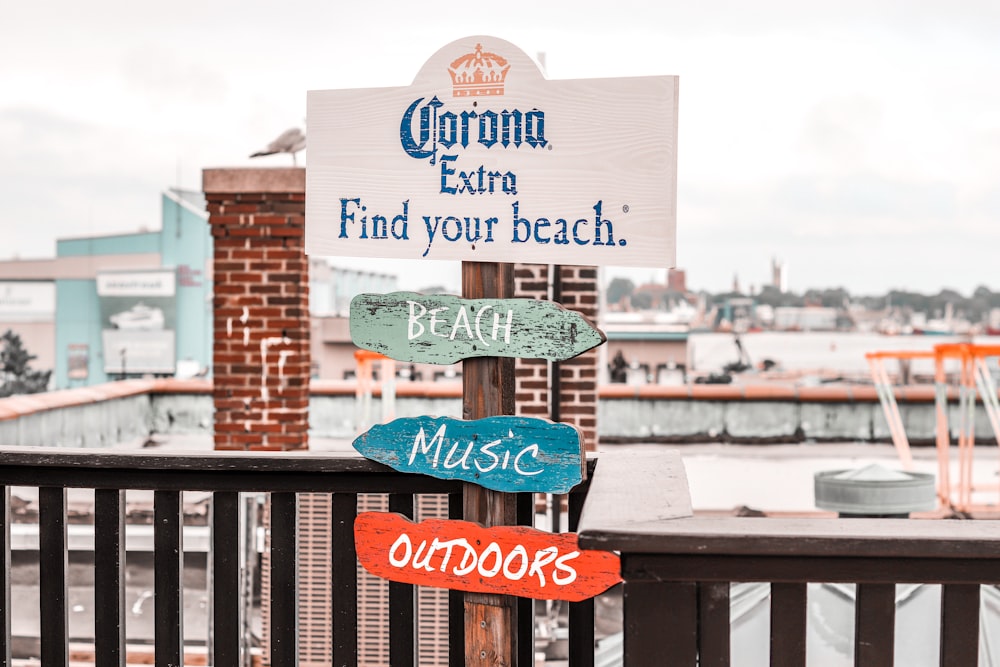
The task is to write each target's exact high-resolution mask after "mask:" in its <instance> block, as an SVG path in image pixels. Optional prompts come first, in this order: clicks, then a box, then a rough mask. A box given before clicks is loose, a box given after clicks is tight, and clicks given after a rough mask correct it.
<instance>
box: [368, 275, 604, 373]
mask: <svg viewBox="0 0 1000 667" xmlns="http://www.w3.org/2000/svg"><path fill="white" fill-rule="evenodd" d="M351 339H352V340H353V341H354V344H355V345H357V346H358V347H363V348H365V349H368V350H372V351H374V352H379V353H381V354H384V355H385V356H387V357H391V358H393V359H395V360H397V361H415V362H421V363H428V364H452V363H455V362H456V361H461V360H462V359H471V358H473V357H515V358H521V359H548V360H549V361H564V360H566V359H570V358H572V357H575V356H577V355H578V354H583V353H584V352H586V351H587V350H589V349H591V348H593V347H597V346H598V345H600V344H601V343H603V342H604V341H605V340H607V338H606V337H605V336H604V334H603V333H602V332H601V331H600V330H598V329H597V328H596V327H595V326H594V325H593V324H591V323H590V321H589V320H588V319H587V318H585V317H584V316H583V315H581V314H579V313H577V312H574V311H571V310H566V309H565V308H563V307H562V306H560V305H559V304H557V303H553V302H551V301H539V300H538V299H461V298H459V297H456V296H447V295H440V294H438V295H433V296H425V295H420V294H415V293H413V292H393V293H391V294H359V295H358V296H356V297H354V299H352V300H351Z"/></svg>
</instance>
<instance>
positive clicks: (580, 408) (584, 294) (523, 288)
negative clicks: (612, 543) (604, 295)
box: [514, 264, 598, 451]
mask: <svg viewBox="0 0 1000 667" xmlns="http://www.w3.org/2000/svg"><path fill="white" fill-rule="evenodd" d="M558 268H559V276H558V277H559V281H558V287H559V291H560V298H559V299H557V300H558V301H559V303H561V304H562V305H563V306H564V307H565V308H567V309H569V310H575V311H577V312H579V313H580V314H582V315H584V316H585V317H587V318H588V319H590V320H591V321H592V322H595V323H596V321H597V309H598V298H597V269H596V268H594V267H590V266H559V267H558ZM549 282H550V280H549V266H548V265H546V264H518V265H517V266H516V267H515V271H514V294H515V296H517V297H528V298H535V299H547V298H549ZM597 363H598V356H597V348H594V349H592V350H590V351H588V352H585V353H583V354H581V355H580V356H578V357H574V358H573V359H567V360H566V361H562V362H560V363H559V364H558V368H559V376H560V381H561V384H560V386H559V399H560V400H559V406H558V410H557V411H553V410H552V406H551V401H550V397H551V388H550V382H549V363H548V362H547V361H545V360H544V359H518V360H517V361H516V362H515V376H516V385H517V394H516V401H517V413H518V414H520V415H525V416H530V417H544V418H547V419H552V418H554V417H558V421H560V422H564V423H568V424H573V425H575V426H576V427H577V428H579V429H580V431H581V432H582V433H583V438H584V442H585V443H586V447H587V450H588V451H596V450H597V444H598V442H597Z"/></svg>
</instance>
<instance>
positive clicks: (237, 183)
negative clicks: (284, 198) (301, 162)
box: [201, 167, 306, 194]
mask: <svg viewBox="0 0 1000 667" xmlns="http://www.w3.org/2000/svg"><path fill="white" fill-rule="evenodd" d="M201 188H202V191H203V192H205V193H213V192H218V193H230V192H247V193H251V192H290V193H302V194H305V191H306V170H305V167H270V168H259V167H228V168H218V169H204V170H203V171H202V172H201Z"/></svg>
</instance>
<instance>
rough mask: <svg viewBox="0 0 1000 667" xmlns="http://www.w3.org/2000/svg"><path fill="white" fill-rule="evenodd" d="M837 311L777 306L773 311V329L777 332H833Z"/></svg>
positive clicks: (833, 309) (810, 307) (820, 308)
mask: <svg viewBox="0 0 1000 667" xmlns="http://www.w3.org/2000/svg"><path fill="white" fill-rule="evenodd" d="M837 317H838V313H837V309H836V308H825V307H821V306H808V307H805V308H799V307H797V306H779V307H778V308H775V309H774V328H775V329H777V330H779V331H835V330H836V329H837Z"/></svg>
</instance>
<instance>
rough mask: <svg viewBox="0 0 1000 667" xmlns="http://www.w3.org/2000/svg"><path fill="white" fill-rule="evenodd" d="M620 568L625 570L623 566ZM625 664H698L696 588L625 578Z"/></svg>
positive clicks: (638, 666) (657, 666)
mask: <svg viewBox="0 0 1000 667" xmlns="http://www.w3.org/2000/svg"><path fill="white" fill-rule="evenodd" d="M622 569H625V566H623V568H622ZM623 595H624V606H625V610H624V611H625V619H624V621H625V665H627V666H628V667H661V666H662V665H670V667H695V665H697V664H698V588H697V585H696V584H693V583H682V584H677V583H668V582H662V581H650V580H639V581H635V580H632V581H630V580H629V578H628V577H627V576H626V577H625V588H624V593H623Z"/></svg>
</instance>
